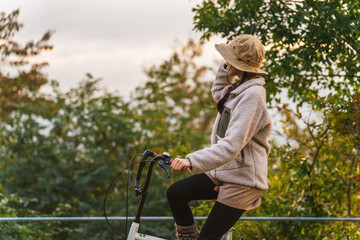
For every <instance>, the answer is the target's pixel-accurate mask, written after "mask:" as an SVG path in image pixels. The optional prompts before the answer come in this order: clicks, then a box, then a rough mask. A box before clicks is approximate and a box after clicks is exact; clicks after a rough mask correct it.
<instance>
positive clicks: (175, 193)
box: [166, 182, 183, 199]
mask: <svg viewBox="0 0 360 240" xmlns="http://www.w3.org/2000/svg"><path fill="white" fill-rule="evenodd" d="M181 192H182V191H181V186H180V184H179V183H178V182H176V183H174V184H172V185H171V186H170V187H169V188H168V189H167V191H166V197H167V199H179V198H181V197H182V195H183V194H182V193H181Z"/></svg>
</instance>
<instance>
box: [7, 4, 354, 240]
mask: <svg viewBox="0 0 360 240" xmlns="http://www.w3.org/2000/svg"><path fill="white" fill-rule="evenodd" d="M345 5H346V6H345ZM229 6H231V7H229ZM320 8H323V9H324V10H323V11H322V10H321V11H320ZM334 9H335V10H336V12H334ZM356 9H358V3H357V2H351V1H348V2H345V3H344V2H342V3H340V2H337V1H332V2H329V3H327V4H325V3H324V2H313V1H304V2H295V1H285V2H280V1H266V2H265V1H228V0H222V1H220V0H219V1H217V2H216V3H215V2H214V1H204V2H203V5H202V6H201V5H198V6H197V7H196V8H195V9H194V11H195V21H196V28H197V29H199V30H201V31H204V37H205V38H206V37H209V36H210V35H211V34H213V33H220V32H221V33H223V34H224V35H223V36H230V37H231V36H234V35H237V34H238V33H240V32H247V33H256V34H258V35H259V36H261V37H262V40H263V42H264V43H266V44H268V45H269V46H271V49H270V51H268V55H267V60H266V67H267V70H268V71H270V72H271V73H272V76H271V77H270V78H269V79H268V78H267V85H266V86H267V90H268V92H269V93H270V95H275V94H276V93H277V92H278V91H280V90H281V91H283V90H288V93H289V97H290V98H292V99H293V100H296V101H297V103H299V104H298V106H297V107H296V110H291V104H290V105H278V112H279V114H281V116H282V120H281V127H282V129H275V131H274V133H275V134H278V136H281V137H283V138H285V143H281V141H276V140H277V139H276V138H275V139H273V142H272V152H271V155H270V158H269V176H268V182H269V185H270V189H269V190H268V191H266V192H265V194H264V196H263V199H262V201H263V204H262V206H261V207H260V208H257V209H255V210H253V211H248V212H246V214H245V216H293V217H299V216H316V217H356V216H358V215H359V212H360V204H359V199H358V195H359V186H360V184H359V182H360V178H359V176H360V160H359V146H360V144H359V124H360V122H359V119H360V118H359V96H360V95H359V91H358V90H357V89H356V88H355V87H356V85H357V84H356V82H355V80H356V78H355V77H353V76H352V75H355V74H357V73H358V72H359V70H358V68H359V64H358V61H356V59H357V58H358V56H357V55H354V54H355V52H358V47H356V46H357V44H358V36H359V35H358V33H359V31H358V25H356V24H355V25H354V24H351V22H349V21H350V20H351V19H352V18H354V17H356V16H358V11H356ZM18 13H19V12H18V11H14V12H13V13H11V14H9V15H4V14H3V15H2V18H1V21H0V24H1V28H0V36H1V40H2V45H0V50H1V51H0V52H1V56H2V61H3V63H4V64H5V63H6V64H8V65H10V66H12V67H15V68H16V69H18V70H19V71H18V74H15V75H12V76H11V75H10V74H8V73H6V72H3V71H0V79H1V82H0V89H1V90H0V91H1V92H0V93H1V94H0V105H1V106H2V108H1V118H0V119H1V122H0V170H1V171H0V180H1V183H2V184H1V185H0V199H1V200H0V216H1V217H13V216H18V217H22V216H27V217H34V216H101V215H102V213H103V212H102V207H103V197H104V194H105V191H106V189H107V187H108V186H109V184H110V182H111V180H112V178H113V176H115V175H116V173H117V172H118V171H119V170H120V169H122V168H124V167H125V166H127V165H128V163H129V160H130V158H131V156H132V155H133V154H134V153H142V152H143V151H144V150H146V149H148V148H149V149H152V150H154V151H156V152H158V153H161V152H163V151H170V152H171V153H172V155H173V156H182V157H183V156H185V155H186V154H187V153H189V152H191V151H195V150H197V149H200V148H202V147H203V146H205V145H209V140H208V139H209V135H210V131H211V124H212V122H213V121H214V117H215V115H216V110H215V104H214V102H213V100H212V97H211V93H210V84H211V83H210V82H207V81H205V80H204V77H205V76H206V74H207V73H208V72H209V71H211V69H210V68H209V67H206V66H199V65H198V64H196V62H197V58H198V57H199V56H201V54H202V46H203V43H200V44H197V43H195V42H193V41H189V42H188V43H187V44H186V45H185V46H183V47H181V48H177V49H174V52H173V54H172V55H171V56H170V57H169V59H167V60H165V61H164V62H163V63H161V64H159V65H154V66H150V67H148V68H147V69H145V74H146V76H147V78H148V79H147V81H146V82H145V83H144V84H143V85H142V86H140V87H138V88H137V89H136V90H135V91H134V93H133V95H132V96H131V98H130V100H129V101H124V100H123V99H122V98H121V97H119V96H116V95H115V94H111V93H106V92H103V91H100V89H99V87H98V82H99V81H100V79H96V78H94V77H93V76H92V75H91V74H87V75H86V77H85V79H84V80H83V81H82V82H81V83H80V84H79V86H78V87H77V88H74V89H71V90H70V91H68V92H66V93H63V92H61V91H60V90H59V87H58V85H59V84H58V83H57V82H56V81H53V82H51V85H52V87H53V92H54V94H53V95H52V96H48V95H45V94H42V93H40V91H39V90H40V89H41V87H42V86H43V85H45V84H47V83H48V80H47V78H46V77H45V75H44V74H42V72H41V67H42V66H44V65H45V64H37V65H36V64H35V65H31V66H29V64H27V60H26V59H28V58H30V57H31V56H34V55H37V54H40V53H41V52H42V51H43V50H46V49H49V48H51V47H50V46H49V45H48V44H47V41H48V39H49V37H50V35H51V34H50V33H46V34H45V35H44V37H43V38H42V39H41V40H40V41H38V42H29V43H28V44H25V46H24V47H20V44H18V43H15V42H14V41H13V40H12V36H13V35H14V34H15V33H16V32H17V31H18V30H19V29H20V28H21V24H19V23H18V22H17V21H16V18H17V16H18ZM240 13H241V14H240ZM325 13H326V14H325ZM329 14H330V15H329ZM329 17H331V18H332V19H333V21H331V22H330V21H329ZM334 18H335V19H334ZM340 19H342V21H343V22H342V26H339V25H336V24H338V23H339V21H340ZM349 19H350V20H349ZM259 22H260V23H262V24H257V23H259ZM325 23H326V24H327V25H328V26H329V29H327V28H323V27H322V28H321V29H320V27H319V25H324V24H325ZM340 27H342V29H339V28H340ZM206 29H207V30H206ZM335 30H336V31H340V30H341V31H342V32H340V33H341V34H339V35H338V36H337V37H334V34H333V33H334V31H335ZM349 32H351V35H349ZM349 36H350V37H351V38H349ZM341 44H345V46H346V50H345V48H344V46H342V45H341ZM10 56H12V57H11V58H10ZM309 56H310V57H309ZM321 56H322V57H323V58H322V57H321ZM350 57H352V58H353V59H354V61H353V62H352V63H350V60H349V59H350ZM9 59H15V60H14V62H11V61H10V60H9ZM326 59H328V60H329V61H330V63H329V62H328V61H327V60H326ZM330 66H333V68H332V67H330ZM319 67H320V68H319ZM29 69H30V70H29ZM1 70H2V69H1ZM343 72H345V73H346V75H347V76H345V77H342V78H339V79H335V78H333V77H331V78H329V79H330V80H328V81H323V78H321V77H320V76H321V75H322V74H324V73H326V74H330V75H331V76H335V75H336V74H340V73H341V74H343ZM304 74H305V75H304ZM307 74H311V76H307ZM318 80H319V81H318ZM320 80H321V81H320ZM340 80H344V81H345V82H346V83H348V84H347V85H345V84H344V81H340ZM317 83H319V85H316V84H317ZM321 88H324V89H327V90H329V89H330V90H331V92H332V93H331V94H329V95H328V96H320V94H318V93H320V89H321ZM279 102H281V101H279ZM300 103H302V104H303V106H305V107H308V108H309V109H310V113H306V112H304V108H300V107H299V106H300ZM278 104H279V103H278ZM134 161H138V158H135V159H134ZM136 167H137V166H136V165H135V166H134V167H133V168H131V171H130V176H129V178H130V186H129V193H130V194H129V203H130V205H129V215H130V216H133V215H134V214H135V213H136V210H137V205H138V201H139V198H136V197H135V196H134V194H133V193H132V191H131V190H132V189H133V186H134V178H135V174H136V169H137V168H136ZM186 176H187V175H186V174H184V173H172V177H171V179H169V180H168V179H167V178H166V175H165V172H164V171H163V170H162V169H158V168H155V170H154V175H153V177H152V181H151V186H150V191H149V195H148V199H147V202H146V206H145V208H144V212H143V213H144V214H143V215H144V216H164V215H165V216H166V215H167V216H171V213H170V210H169V208H168V206H167V202H166V196H165V192H166V189H167V187H169V186H170V184H171V183H173V182H174V181H176V180H178V179H181V178H184V177H186ZM126 178H127V175H126V172H124V173H123V174H122V175H121V176H120V177H119V179H118V181H117V182H116V183H115V184H114V186H113V188H112V189H111V191H110V192H109V195H108V199H107V200H108V201H107V214H108V215H111V216H112V215H117V216H124V215H125V212H126V211H125V201H124V200H125V197H126V191H125V189H126ZM191 204H192V206H193V209H194V214H195V215H197V216H206V215H208V213H209V211H210V208H211V206H212V202H211V201H199V202H194V203H191ZM112 224H113V225H114V227H115V228H116V229H117V230H118V231H120V232H121V233H123V231H124V227H125V226H124V222H122V223H119V222H112ZM201 224H202V223H200V226H201ZM0 225H1V233H0V238H1V239H114V238H115V239H116V238H120V237H119V236H116V235H115V234H114V233H113V232H112V231H111V230H110V228H109V227H108V226H107V224H106V223H105V222H80V223H71V222H44V223H40V222H32V223H18V222H8V223H1V224H0ZM172 225H173V223H172V222H166V223H163V222H161V223H158V222H143V223H142V225H141V231H142V232H145V233H149V234H152V235H156V236H159V237H164V238H169V236H174V235H175V234H174V229H173V226H172ZM235 227H236V228H237V230H238V231H237V232H236V233H235V234H234V237H235V238H236V237H240V235H241V236H244V237H245V238H246V239H324V240H325V239H357V238H358V236H360V232H359V230H358V229H360V228H359V224H358V223H341V222H329V223H318V222H277V221H271V222H242V221H239V222H238V223H237V224H236V226H235Z"/></svg>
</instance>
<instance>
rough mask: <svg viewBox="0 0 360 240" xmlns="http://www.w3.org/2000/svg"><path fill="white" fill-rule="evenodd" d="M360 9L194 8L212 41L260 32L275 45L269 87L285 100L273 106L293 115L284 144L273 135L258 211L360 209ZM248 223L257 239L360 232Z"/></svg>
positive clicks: (228, 4)
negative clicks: (266, 187)
mask: <svg viewBox="0 0 360 240" xmlns="http://www.w3.org/2000/svg"><path fill="white" fill-rule="evenodd" d="M359 9H360V4H359V2H358V1H351V0H350V1H336V0H334V1H312V0H309V1H278V0H270V1H247V0H245V1H230V0H225V1H222V0H219V1H211V0H205V1H202V3H201V4H198V5H197V6H196V7H195V8H194V9H193V11H194V13H195V15H194V24H195V29H197V30H199V31H201V32H202V33H203V36H202V38H204V39H208V38H209V37H210V36H212V35H214V34H221V35H222V37H227V38H229V39H231V38H233V37H234V36H236V35H238V34H240V33H250V34H254V35H256V36H258V37H259V38H260V39H261V40H262V42H263V44H264V45H265V46H266V48H267V49H268V50H267V53H266V56H265V61H264V67H265V69H266V70H267V71H268V72H269V73H270V75H269V76H267V77H266V85H265V87H266V89H267V93H268V97H269V99H275V100H276V101H270V103H269V105H272V106H274V105H275V106H277V109H278V111H279V113H280V114H282V115H283V116H284V118H283V120H282V126H281V127H282V129H283V131H282V132H280V131H279V129H276V130H277V131H279V133H276V132H274V135H275V136H279V137H284V136H285V137H286V139H287V140H288V141H287V142H286V143H285V144H280V145H279V144H276V142H278V141H275V140H276V137H275V138H274V139H273V140H274V141H273V143H272V152H271V155H270V159H269V160H270V161H269V179H268V181H269V185H270V189H269V190H268V191H267V192H266V194H265V195H264V199H263V202H264V204H263V206H262V207H261V208H259V209H256V211H254V212H252V213H251V214H255V215H265V216H269V215H271V216H277V215H278V216H284V215H285V216H356V215H358V213H359V208H358V198H357V196H358V192H357V190H356V189H357V188H358V185H359V182H358V178H359V167H360V166H359V154H358V153H359V150H358V148H357V145H356V144H357V142H358V141H357V140H358V137H357V133H358V129H359V123H358V121H357V120H355V119H357V118H356V117H357V113H358V111H359V110H358V103H357V100H356V99H357V98H358V97H357V96H358V93H357V90H356V89H357V88H358V86H359V82H358V78H359V75H358V74H359V72H360V61H359V60H358V58H359V57H358V55H359V49H360V48H359V46H360V27H359V24H357V20H356V19H359V17H360V11H359ZM329 93H330V94H329ZM284 95H286V96H287V98H284V97H283V96H284ZM279 96H281V97H282V99H281V98H280V97H279ZM285 99H286V100H285ZM349 99H351V100H349ZM289 100H290V101H289ZM285 101H286V102H285ZM288 102H290V104H288ZM281 103H282V104H281ZM301 106H302V107H301ZM292 109H295V110H292ZM306 111H308V113H306ZM309 112H310V113H309ZM314 115H315V116H316V117H312V116H314ZM239 224H240V226H243V227H240V229H242V228H244V226H246V227H247V228H246V229H249V230H248V231H246V230H245V234H246V236H245V237H247V238H249V239H270V238H273V236H276V239H304V237H305V238H309V239H315V238H316V239H318V238H319V239H345V238H346V239H356V238H357V237H358V236H359V235H360V233H359V232H358V231H357V229H358V228H359V227H358V224H351V223H346V224H345V223H344V224H340V223H338V224H336V223H333V224H331V226H330V227H329V226H326V225H323V224H314V223H311V224H307V223H297V222H293V223H291V222H287V223H277V222H270V223H265V224H262V223H256V224H247V223H239ZM255 226H256V227H255ZM255 229H256V230H255ZM270 236H271V237H270Z"/></svg>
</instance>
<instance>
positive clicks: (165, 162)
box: [159, 160, 170, 178]
mask: <svg viewBox="0 0 360 240" xmlns="http://www.w3.org/2000/svg"><path fill="white" fill-rule="evenodd" d="M165 164H169V161H168V160H165V161H161V162H159V166H160V167H161V168H163V169H164V170H165V171H166V173H167V177H168V178H170V172H169V170H168V169H167V168H166V166H165Z"/></svg>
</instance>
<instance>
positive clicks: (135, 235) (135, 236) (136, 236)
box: [127, 150, 235, 240]
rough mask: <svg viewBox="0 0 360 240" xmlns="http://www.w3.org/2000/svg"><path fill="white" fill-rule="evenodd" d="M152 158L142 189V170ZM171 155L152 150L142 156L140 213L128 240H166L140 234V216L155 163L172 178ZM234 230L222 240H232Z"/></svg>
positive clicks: (138, 173)
mask: <svg viewBox="0 0 360 240" xmlns="http://www.w3.org/2000/svg"><path fill="white" fill-rule="evenodd" d="M148 157H151V158H152V159H151V162H150V164H149V167H148V170H147V174H146V180H145V183H144V187H140V178H141V173H142V169H143V168H144V167H145V166H146V162H145V160H146V159H147V158H148ZM159 160H163V161H162V162H160V163H159V162H158V161H159ZM170 160H171V157H170V154H169V153H167V152H164V153H163V154H162V155H157V154H156V153H154V152H152V151H150V150H146V151H145V152H144V153H143V155H142V156H141V160H140V164H139V168H138V172H137V175H136V183H135V195H136V196H139V195H140V196H141V200H140V203H139V207H138V211H137V213H136V217H135V218H134V220H133V222H132V224H131V227H130V230H129V234H128V237H127V240H166V239H164V238H158V237H155V236H151V235H147V234H142V233H139V232H138V230H139V227H140V216H141V212H142V210H143V208H144V204H145V200H146V196H147V194H148V188H149V184H150V179H151V174H152V170H153V166H154V164H155V163H158V164H159V165H160V167H162V168H163V169H164V170H165V171H166V173H167V175H168V178H169V177H170V173H169V171H168V170H167V168H166V167H165V165H166V164H170ZM234 230H235V229H234V228H231V229H230V230H229V231H228V232H227V233H226V234H225V235H224V236H223V237H222V240H232V232H233V231H234Z"/></svg>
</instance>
